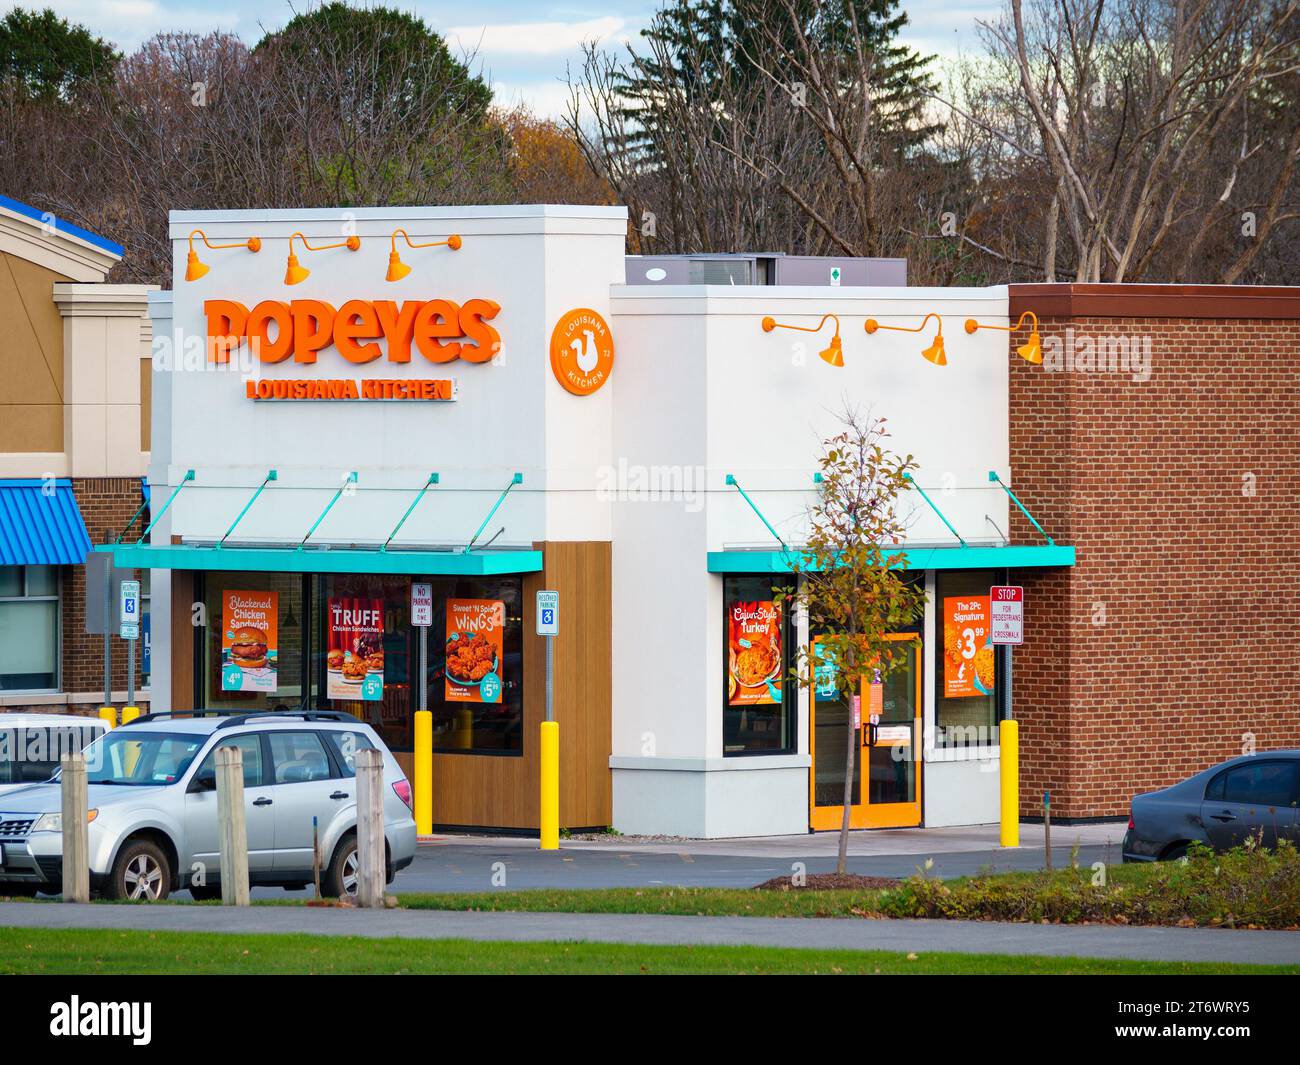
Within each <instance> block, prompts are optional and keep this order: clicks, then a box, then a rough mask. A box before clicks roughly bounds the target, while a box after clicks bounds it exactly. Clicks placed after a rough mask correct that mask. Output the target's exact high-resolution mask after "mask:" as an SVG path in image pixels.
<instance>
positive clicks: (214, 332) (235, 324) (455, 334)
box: [203, 299, 501, 365]
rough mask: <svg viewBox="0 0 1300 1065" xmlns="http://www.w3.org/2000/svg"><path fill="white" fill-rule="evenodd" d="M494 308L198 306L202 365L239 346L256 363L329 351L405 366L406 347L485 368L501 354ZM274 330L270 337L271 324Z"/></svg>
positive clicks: (384, 303) (488, 303)
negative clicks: (204, 333) (203, 329)
mask: <svg viewBox="0 0 1300 1065" xmlns="http://www.w3.org/2000/svg"><path fill="white" fill-rule="evenodd" d="M500 310H501V307H500V306H499V305H498V304H496V303H494V302H493V301H492V300H484V299H472V300H466V301H465V302H464V303H460V304H458V303H453V302H452V301H451V300H403V301H402V302H401V303H400V304H399V303H398V302H397V301H396V300H348V301H347V302H345V303H344V304H342V305H341V306H340V307H338V308H337V309H336V308H335V307H334V306H333V305H332V304H330V303H326V302H325V301H324V300H291V301H289V302H288V303H286V302H284V301H283V300H263V301H262V302H261V303H259V304H257V305H256V306H254V307H253V308H252V309H251V310H250V309H249V308H247V307H245V306H244V305H243V304H242V303H240V302H238V301H237V300H205V301H204V303H203V312H204V314H206V315H207V319H208V359H209V360H210V361H212V362H229V361H230V353H231V351H233V350H234V349H235V348H237V347H239V346H240V345H241V344H244V343H248V344H250V345H251V346H252V348H253V351H254V354H256V355H257V357H258V358H259V359H261V361H262V362H267V363H276V362H284V360H285V359H287V358H289V357H290V356H291V355H292V356H293V361H294V362H297V363H314V362H315V361H316V353H317V352H318V351H320V350H322V349H323V348H327V347H329V346H331V345H332V346H333V347H335V348H336V349H338V352H339V354H340V355H342V356H343V357H344V358H345V359H347V360H348V362H351V363H356V364H358V365H360V364H364V363H367V362H374V361H375V360H376V359H378V358H380V357H381V356H382V355H383V354H384V352H383V350H382V349H381V348H380V346H379V344H378V343H377V342H378V341H379V340H381V339H382V340H385V341H386V342H387V346H388V361H389V362H397V363H407V362H410V361H411V345H412V344H414V345H415V348H416V350H417V351H419V353H420V354H421V355H423V356H424V357H425V358H426V359H428V360H429V361H430V362H439V363H441V362H452V361H453V360H455V359H464V360H465V361H466V362H487V361H488V360H490V359H492V358H493V357H495V356H496V355H497V354H499V353H500V351H501V334H500V333H498V332H497V331H496V330H495V329H494V328H492V326H490V325H488V324H487V323H488V322H489V321H490V320H491V319H493V318H495V317H496V316H497V314H498V313H499V312H500ZM272 324H274V325H275V339H274V340H272V339H271V326H272Z"/></svg>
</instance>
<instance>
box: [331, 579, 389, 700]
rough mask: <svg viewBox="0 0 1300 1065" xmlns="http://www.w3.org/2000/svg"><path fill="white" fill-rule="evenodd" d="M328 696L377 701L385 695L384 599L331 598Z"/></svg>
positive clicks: (358, 597)
mask: <svg viewBox="0 0 1300 1065" xmlns="http://www.w3.org/2000/svg"><path fill="white" fill-rule="evenodd" d="M328 640H329V643H328V651H327V653H326V659H325V695H326V698H329V699H360V700H363V701H365V702H375V701H377V700H379V699H382V698H383V695H384V601H383V600H382V599H374V598H370V597H360V596H345V597H342V598H339V599H331V600H330V601H329V633H328Z"/></svg>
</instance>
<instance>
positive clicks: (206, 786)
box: [188, 772, 217, 792]
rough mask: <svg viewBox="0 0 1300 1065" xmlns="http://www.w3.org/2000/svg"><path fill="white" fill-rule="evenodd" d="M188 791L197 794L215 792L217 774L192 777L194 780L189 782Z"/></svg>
mask: <svg viewBox="0 0 1300 1065" xmlns="http://www.w3.org/2000/svg"><path fill="white" fill-rule="evenodd" d="M188 790H189V791H191V792H198V791H216V790H217V774H216V773H215V772H212V773H198V774H197V775H196V776H195V777H194V779H193V780H191V781H190V786H189V789H188Z"/></svg>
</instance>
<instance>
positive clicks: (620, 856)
mask: <svg viewBox="0 0 1300 1065" xmlns="http://www.w3.org/2000/svg"><path fill="white" fill-rule="evenodd" d="M1052 854H1053V863H1054V864H1055V865H1056V867H1057V868H1062V867H1064V866H1065V865H1068V864H1069V862H1070V856H1071V855H1070V848H1069V847H1060V848H1057V847H1053V848H1052ZM933 858H934V865H933V867H932V868H931V869H930V870H929V873H928V875H930V876H937V877H954V876H964V875H969V874H973V873H978V872H981V871H987V870H994V871H999V872H1001V871H1006V870H1009V869H1041V868H1042V867H1043V852H1042V850H1041V849H1038V848H1028V847H1022V848H1019V849H1016V850H1001V849H999V848H992V849H990V850H987V851H980V850H967V851H960V852H954V853H947V854H936V855H934V856H933ZM925 860H926V855H924V854H899V855H891V854H879V855H869V856H867V855H862V856H850V857H849V859H848V868H849V871H850V872H853V873H862V874H866V875H870V876H893V877H908V876H911V875H912V874H913V873H915V872H916V870H917V867H918V866H920V865H922V864H923V863H924V862H925ZM1107 860H1108V861H1111V862H1116V861H1118V860H1119V852H1118V850H1117V849H1116V848H1114V847H1112V848H1110V849H1109V850H1107V848H1105V847H1101V846H1087V847H1080V848H1079V853H1078V861H1079V864H1080V865H1084V866H1088V865H1091V864H1092V863H1093V862H1096V861H1107ZM796 862H802V863H803V864H804V866H805V867H806V871H807V872H809V873H831V872H834V871H835V859H834V858H833V857H824V856H823V857H807V856H804V857H801V856H799V855H798V854H791V855H788V856H771V857H768V856H763V857H757V856H753V855H727V854H690V853H687V852H685V851H683V852H681V853H659V852H654V851H645V850H640V849H637V848H635V847H630V848H628V849H626V850H614V849H608V848H602V849H591V850H584V849H579V848H577V847H567V848H566V847H562V848H561V849H560V850H559V851H558V852H556V851H541V850H538V849H537V844H536V842H535V841H533V842H532V843H531V845H530V844H528V843H526V842H524V841H510V842H507V843H505V844H503V845H500V846H495V845H493V844H491V843H483V842H476V843H471V844H463V843H446V844H441V845H438V846H432V847H429V846H424V847H420V848H419V850H418V851H417V852H416V856H415V861H414V862H412V864H411V865H410V866H408V867H407V868H406V869H404V870H402V872H400V873H398V874H397V879H396V880H395V881H394V882H393V885H392V887H391V888H390V890H391V891H392V892H393V893H394V894H397V895H401V894H404V893H407V892H425V891H434V892H444V891H502V890H504V891H525V890H530V889H534V888H611V887H753V886H754V885H755V884H761V883H762V882H763V881H765V880H770V879H772V878H773V877H777V876H789V875H790V873H791V872H792V870H793V868H794V865H795V863H796ZM303 894H307V895H309V894H311V892H310V891H308V892H286V891H284V890H282V889H279V888H257V889H254V891H253V897H254V898H264V899H274V898H280V899H282V898H285V897H286V896H296V895H303Z"/></svg>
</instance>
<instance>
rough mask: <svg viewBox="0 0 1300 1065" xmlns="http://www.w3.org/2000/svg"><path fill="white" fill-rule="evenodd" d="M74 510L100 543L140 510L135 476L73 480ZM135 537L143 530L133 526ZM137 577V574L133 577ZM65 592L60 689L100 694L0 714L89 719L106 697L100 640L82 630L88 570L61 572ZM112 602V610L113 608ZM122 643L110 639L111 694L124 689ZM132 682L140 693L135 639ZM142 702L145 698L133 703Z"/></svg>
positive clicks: (73, 568)
mask: <svg viewBox="0 0 1300 1065" xmlns="http://www.w3.org/2000/svg"><path fill="white" fill-rule="evenodd" d="M72 489H73V493H74V494H75V496H76V498H77V506H78V507H79V508H80V510H81V516H82V517H83V518H84V519H85V522H86V531H87V532H88V533H89V534H90V542H91V543H92V544H102V543H104V542H105V540H106V539H111V538H112V537H114V536H116V535H117V534H118V533H119V532H120V531H121V530H122V528H123V526H125V525H126V523H127V522H128V521H130V520H131V516H132V515H133V514H134V513H135V512H136V509H137V508H138V507H139V506H140V499H141V497H140V480H139V478H136V477H90V478H75V479H74V480H73V482H72ZM134 529H135V531H134V533H133V534H132V535H133V537H136V536H139V535H140V532H141V530H142V526H141V525H140V523H139V522H137V523H136V524H135V527H134ZM136 576H137V577H138V576H139V574H138V573H137V574H136ZM61 579H62V580H61V583H62V590H63V615H62V633H61V635H62V640H63V647H62V690H63V693H64V694H66V695H70V694H81V693H98V698H97V699H96V700H95V701H92V702H83V701H76V702H73V701H69V702H67V703H60V702H55V703H49V702H42V703H39V704H33V705H29V706H18V705H14V706H5V707H3V708H0V712H9V713H16V712H21V711H36V712H45V713H60V714H62V713H74V714H75V713H81V714H90V715H93V714H94V713H95V712H96V711H97V710H98V709H99V705H100V703H101V702H102V700H103V694H104V638H103V637H102V636H91V635H88V634H87V633H86V631H85V613H86V611H85V603H86V571H85V568H84V567H83V566H63V567H62V568H61ZM116 609H117V607H116V604H114V610H116ZM126 646H127V644H126V641H125V640H122V639H119V638H118V637H117V635H116V632H115V633H114V635H113V639H112V653H113V690H114V691H118V692H125V691H126V661H127V659H126ZM135 646H136V664H135V669H136V673H135V678H136V689H137V691H138V690H139V687H140V678H141V661H140V642H139V641H136V645H135ZM137 702H140V703H142V704H145V703H146V702H147V701H146V700H139V699H138V700H137Z"/></svg>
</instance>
